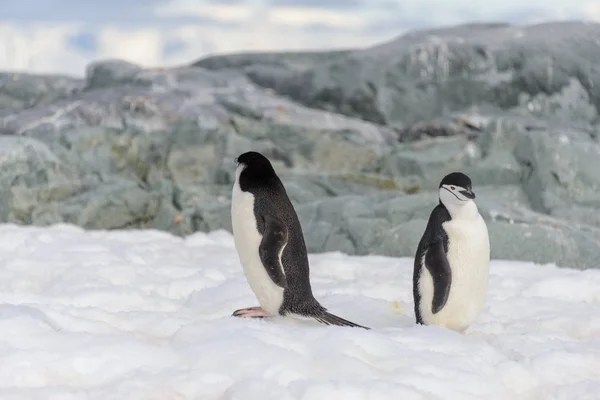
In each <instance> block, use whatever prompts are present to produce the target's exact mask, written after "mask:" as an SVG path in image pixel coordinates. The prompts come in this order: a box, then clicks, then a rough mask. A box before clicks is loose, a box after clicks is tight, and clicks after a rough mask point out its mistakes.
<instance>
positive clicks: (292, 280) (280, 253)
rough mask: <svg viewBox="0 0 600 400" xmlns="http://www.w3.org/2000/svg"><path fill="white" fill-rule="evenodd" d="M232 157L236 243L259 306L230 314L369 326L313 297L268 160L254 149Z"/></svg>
mask: <svg viewBox="0 0 600 400" xmlns="http://www.w3.org/2000/svg"><path fill="white" fill-rule="evenodd" d="M235 161H236V163H237V167H236V173H235V182H234V184H233V190H232V199H231V223H232V228H233V236H234V243H235V248H236V251H237V253H238V257H239V260H240V263H241V264H242V267H243V270H244V274H245V276H246V279H247V281H248V284H249V285H250V288H251V289H252V291H253V292H254V294H255V295H256V298H257V299H258V303H259V304H260V306H257V307H248V308H242V309H239V310H236V311H234V312H233V314H232V316H235V317H252V318H264V317H269V316H273V315H280V316H290V317H295V318H299V319H312V320H316V321H318V322H320V323H322V324H326V325H338V326H348V327H359V328H364V329H369V328H368V327H365V326H361V325H358V324H355V323H353V322H350V321H347V320H345V319H343V318H340V317H338V316H336V315H333V314H331V313H329V312H328V311H327V309H326V308H325V307H323V306H322V305H321V304H319V302H318V301H317V300H316V299H315V298H314V297H313V293H312V289H311V285H310V279H309V263H308V254H307V250H306V244H305V242H304V235H303V233H302V227H301V226H300V221H299V220H298V215H297V214H296V211H295V210H294V206H293V205H292V203H291V201H290V199H289V198H288V195H287V192H286V190H285V188H284V186H283V183H282V182H281V180H280V179H279V177H278V176H277V174H276V173H275V170H274V169H273V166H272V165H271V162H270V161H269V160H268V159H267V158H266V157H265V156H263V155H262V154H260V153H258V152H254V151H249V152H246V153H244V154H241V155H240V156H239V157H237V158H236V160H235Z"/></svg>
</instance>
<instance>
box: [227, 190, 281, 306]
mask: <svg viewBox="0 0 600 400" xmlns="http://www.w3.org/2000/svg"><path fill="white" fill-rule="evenodd" d="M231 224H232V228H233V237H234V242H235V248H236V250H237V253H238V257H239V259H240V263H241V264H242V267H243V269H244V275H246V279H247V280H248V284H249V285H250V288H251V289H252V291H253V292H254V294H255V295H256V298H257V299H258V303H259V304H260V306H261V307H262V308H263V310H265V311H267V312H268V313H270V314H272V315H275V314H278V313H279V307H281V303H283V288H281V287H279V286H277V285H276V284H275V283H274V282H273V281H272V280H271V278H270V277H269V274H268V273H267V271H266V270H265V268H264V267H263V264H262V261H261V260H260V256H259V254H258V248H259V246H260V242H261V240H262V236H261V235H260V233H259V232H258V228H257V226H256V220H255V218H254V196H253V195H252V194H251V193H249V192H243V191H242V190H241V189H240V188H239V186H238V185H237V181H236V183H235V184H234V186H233V193H232V199H231Z"/></svg>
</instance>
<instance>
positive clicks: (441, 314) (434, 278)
mask: <svg viewBox="0 0 600 400" xmlns="http://www.w3.org/2000/svg"><path fill="white" fill-rule="evenodd" d="M438 195H439V204H438V205H437V206H436V207H435V208H434V209H433V211H432V212H431V215H430V217H429V221H428V223H427V227H426V228H425V232H424V233H423V236H422V237H421V240H420V242H419V245H418V247H417V251H416V254H415V261H414V273H413V298H414V303H415V317H416V322H417V323H419V324H424V325H441V326H445V327H446V328H449V329H453V330H456V331H459V332H464V331H465V330H466V329H467V328H468V327H469V326H470V325H471V324H472V323H473V322H474V320H475V318H476V317H477V316H478V315H479V313H480V312H481V309H482V308H483V305H484V303H485V299H486V295H487V287H488V275H489V262H490V242H489V236H488V230H487V226H486V224H485V221H484V220H483V218H482V217H481V215H480V214H479V211H478V209H477V205H476V204H475V202H474V199H475V193H473V191H472V188H471V179H470V178H469V177H468V176H467V175H465V174H463V173H460V172H453V173H451V174H448V175H446V176H445V177H444V178H443V179H442V181H441V182H440V185H439V191H438Z"/></svg>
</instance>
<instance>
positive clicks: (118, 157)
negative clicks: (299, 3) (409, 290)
mask: <svg viewBox="0 0 600 400" xmlns="http://www.w3.org/2000/svg"><path fill="white" fill-rule="evenodd" d="M549 32H552V35H550V34H549ZM596 37H600V25H598V24H584V23H560V24H546V25H537V26H529V27H518V28H517V27H512V26H508V25H489V24H480V25H467V26H458V27H455V28H447V29H442V30H434V31H422V32H414V33H411V34H408V35H405V36H402V37H400V38H398V39H396V40H394V41H392V42H390V43H387V44H383V45H381V46H376V47H373V48H370V49H363V50H356V51H338V52H330V53H280V54H276V53H275V54H237V55H231V56H219V57H209V58H206V59H204V60H200V61H199V62H197V63H194V65H192V66H189V67H181V68H174V69H158V70H148V69H143V68H141V67H139V66H136V65H132V64H130V63H126V62H123V61H119V60H108V61H101V62H95V63H93V64H91V65H90V66H89V67H88V68H87V70H86V76H85V78H84V79H81V80H78V79H73V78H67V77H56V76H34V75H27V74H8V73H4V74H0V221H1V222H11V223H17V224H34V225H50V224H55V223H72V224H76V225H79V226H82V227H85V228H89V229H117V228H119V229H125V228H128V229H141V228H151V229H160V230H165V231H169V232H172V233H174V234H177V235H186V234H189V233H191V232H194V231H198V230H201V231H209V230H215V229H221V228H224V229H228V230H230V229H231V221H230V193H231V184H232V181H233V174H234V167H235V166H234V162H233V160H234V158H235V157H236V156H237V155H239V154H240V153H242V152H245V151H248V150H257V151H260V152H262V153H263V154H265V155H266V156H267V157H269V158H270V159H271V160H272V162H273V164H274V166H275V168H276V169H277V171H278V173H279V174H280V176H281V178H282V180H283V181H284V184H285V185H286V189H287V191H288V194H289V195H290V197H291V199H292V201H293V202H294V204H295V206H296V208H297V211H298V214H299V216H300V219H301V223H302V226H303V229H304V231H305V237H306V241H307V245H308V248H309V251H311V252H322V251H343V252H346V253H349V254H363V255H364V254H382V255H394V256H407V257H412V256H413V255H414V251H415V249H416V245H417V243H418V241H419V238H420V235H421V234H422V232H423V229H424V227H425V224H426V222H427V218H428V217H429V213H430V212H431V209H432V208H433V207H434V206H435V204H436V203H437V186H438V182H439V180H440V179H441V178H442V177H443V175H444V174H446V173H449V172H451V171H456V170H460V171H463V172H465V173H467V174H468V175H469V176H471V178H472V180H473V183H474V189H475V191H476V193H477V204H478V206H479V209H480V211H481V213H482V215H483V216H484V218H485V219H486V221H487V222H488V227H489V231H490V238H491V245H492V256H493V257H494V258H503V259H518V260H527V261H536V262H541V263H556V264H557V265H560V266H566V267H575V268H596V267H599V266H600V262H598V260H599V259H600V217H599V215H600V213H599V211H600V130H599V129H598V125H597V115H598V107H600V92H598V90H599V89H597V88H598V87H600V86H599V85H600V73H599V71H598V69H597V67H596V64H598V61H600V45H599V44H598V43H597V41H596V40H595V39H594V38H596Z"/></svg>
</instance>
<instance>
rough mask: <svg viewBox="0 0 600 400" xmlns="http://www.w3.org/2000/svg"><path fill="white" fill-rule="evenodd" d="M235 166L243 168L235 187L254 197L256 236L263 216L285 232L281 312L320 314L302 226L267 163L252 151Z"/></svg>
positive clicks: (262, 227)
mask: <svg viewBox="0 0 600 400" xmlns="http://www.w3.org/2000/svg"><path fill="white" fill-rule="evenodd" d="M237 162H238V163H240V164H245V165H246V167H245V168H244V170H243V171H242V173H241V174H240V177H239V185H240V188H241V190H242V191H244V192H250V193H252V194H253V195H254V216H255V218H256V221H257V228H258V231H259V233H260V234H261V235H264V232H265V216H267V215H270V216H273V217H275V218H276V219H278V220H279V221H281V222H282V223H283V224H284V225H285V226H286V228H287V232H288V238H287V239H288V242H287V246H286V247H285V249H284V251H283V253H282V257H281V261H282V264H283V268H284V271H285V278H286V280H287V288H286V289H285V290H284V300H283V304H282V309H285V310H286V311H291V312H294V313H297V314H306V315H309V314H314V313H316V312H320V311H323V310H324V308H323V307H322V306H321V305H320V304H319V303H318V302H317V301H316V300H315V298H314V297H313V294H312V289H311V286H310V277H309V275H310V271H309V263H308V255H307V249H306V244H305V242H304V235H303V233H302V226H301V225H300V221H299V219H298V215H297V214H296V210H295V209H294V206H293V205H292V202H291V201H290V199H289V197H288V195H287V192H286V190H285V188H284V186H283V183H282V182H281V180H280V179H279V177H278V176H277V174H276V173H275V170H274V169H273V166H272V165H271V162H270V161H269V160H268V159H267V158H266V157H265V156H263V155H262V154H260V153H257V152H253V151H251V152H247V153H244V154H242V155H240V156H239V157H238V158H237Z"/></svg>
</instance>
